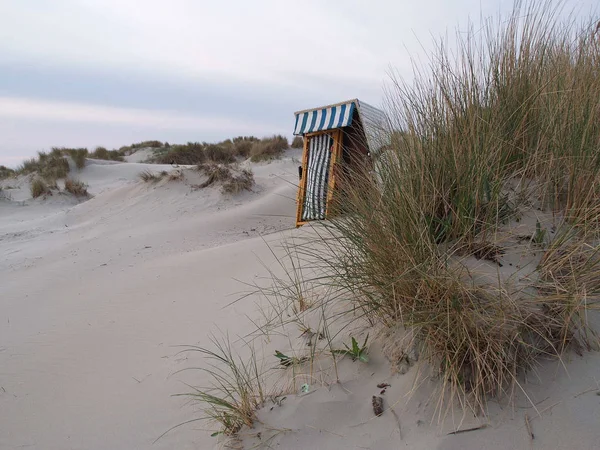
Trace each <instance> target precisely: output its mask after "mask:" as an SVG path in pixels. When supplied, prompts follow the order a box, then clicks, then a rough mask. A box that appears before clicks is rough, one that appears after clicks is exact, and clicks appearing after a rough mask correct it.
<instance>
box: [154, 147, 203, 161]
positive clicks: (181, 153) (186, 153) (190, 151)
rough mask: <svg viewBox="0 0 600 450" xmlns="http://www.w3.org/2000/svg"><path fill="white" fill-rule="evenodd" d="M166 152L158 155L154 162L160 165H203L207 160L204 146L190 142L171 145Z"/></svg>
mask: <svg viewBox="0 0 600 450" xmlns="http://www.w3.org/2000/svg"><path fill="white" fill-rule="evenodd" d="M165 150H166V151H161V152H160V153H157V154H156V155H155V156H154V158H152V162H155V163H158V164H181V165H194V164H202V163H203V162H204V161H205V160H206V155H205V154H204V146H203V145H202V144H201V143H200V142H188V143H187V144H185V145H171V146H170V147H168V148H165Z"/></svg>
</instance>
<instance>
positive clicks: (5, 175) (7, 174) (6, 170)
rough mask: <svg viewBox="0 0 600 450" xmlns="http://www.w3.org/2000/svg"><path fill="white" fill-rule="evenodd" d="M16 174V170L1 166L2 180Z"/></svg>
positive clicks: (0, 176) (0, 178) (0, 175)
mask: <svg viewBox="0 0 600 450" xmlns="http://www.w3.org/2000/svg"><path fill="white" fill-rule="evenodd" d="M14 175H15V171H14V170H13V169H11V168H9V167H6V166H0V180H4V179H5V178H9V177H12V176H14Z"/></svg>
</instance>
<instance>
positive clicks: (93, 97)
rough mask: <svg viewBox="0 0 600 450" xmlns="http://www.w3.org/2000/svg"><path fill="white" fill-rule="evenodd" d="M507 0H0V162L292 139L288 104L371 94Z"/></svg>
mask: <svg viewBox="0 0 600 450" xmlns="http://www.w3.org/2000/svg"><path fill="white" fill-rule="evenodd" d="M569 3H570V4H576V5H581V6H582V7H584V8H585V7H587V8H589V7H590V6H591V5H593V4H594V3H595V2H594V1H593V0H581V1H574V2H569ZM511 5H512V3H511V2H510V1H506V0H418V1H417V0H410V1H407V0H395V1H393V0H391V1H382V0H372V1H366V0H345V1H338V0H328V1H323V0H302V1H293V2H292V1H287V0H253V1H249V0H229V1H226V0H222V1H219V2H216V1H213V0H211V1H205V0H169V1H164V0H143V1H142V0H0V164H3V165H7V166H12V167H14V166H16V165H17V164H19V163H20V162H21V161H22V160H23V159H24V158H26V157H31V156H33V155H35V153H36V152H37V151H39V150H48V149H49V148H50V147H53V146H59V147H62V146H66V147H88V148H90V149H93V148H94V147H96V146H100V145H101V146H105V147H107V148H118V147H120V146H122V145H127V144H130V143H132V142H139V141H143V140H155V139H156V140H160V141H168V142H170V143H182V142H187V141H216V140H221V139H225V138H228V137H233V136H237V135H249V134H251V135H256V136H259V137H262V136H267V135H272V134H275V133H277V134H284V135H286V136H288V137H291V134H292V130H293V124H294V115H293V113H294V111H297V110H301V109H306V108H311V107H316V106H320V105H325V104H329V103H336V102H339V101H343V100H346V99H350V98H359V99H360V100H362V101H365V102H367V103H370V104H373V105H375V106H377V105H380V104H381V103H382V101H383V95H384V94H383V87H384V85H385V83H386V81H388V80H389V73H390V71H391V70H394V71H395V72H397V73H398V74H400V75H401V76H402V77H405V78H407V79H410V77H411V74H412V69H411V58H414V59H422V58H423V57H424V55H426V53H427V51H428V49H430V48H431V45H432V38H433V37H436V38H437V37H440V36H443V35H447V34H448V33H452V34H453V33H454V31H455V29H456V28H457V27H458V29H459V30H460V29H461V27H466V25H467V23H468V21H469V19H470V20H473V21H475V22H477V21H478V20H479V18H480V17H481V16H483V17H486V16H490V15H496V14H497V13H498V12H507V11H508V10H509V9H510V8H511Z"/></svg>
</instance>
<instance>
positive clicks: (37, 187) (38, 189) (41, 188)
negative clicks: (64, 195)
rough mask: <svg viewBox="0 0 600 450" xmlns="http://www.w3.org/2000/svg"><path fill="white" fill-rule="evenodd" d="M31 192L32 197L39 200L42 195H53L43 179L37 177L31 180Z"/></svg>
mask: <svg viewBox="0 0 600 450" xmlns="http://www.w3.org/2000/svg"><path fill="white" fill-rule="evenodd" d="M29 190H30V191H31V196H32V197H33V198H38V197H40V196H42V195H48V194H52V192H51V191H50V188H49V187H48V185H47V184H46V182H45V181H44V180H42V179H41V178H37V177H36V178H34V179H33V180H31V183H30V184H29Z"/></svg>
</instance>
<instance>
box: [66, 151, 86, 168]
mask: <svg viewBox="0 0 600 450" xmlns="http://www.w3.org/2000/svg"><path fill="white" fill-rule="evenodd" d="M59 150H60V151H61V152H62V154H63V155H69V156H70V157H71V158H72V159H73V162H75V166H76V167H77V168H78V169H83V168H84V167H85V160H86V158H87V157H88V154H89V152H88V149H87V148H60V149H59Z"/></svg>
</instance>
